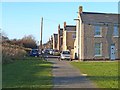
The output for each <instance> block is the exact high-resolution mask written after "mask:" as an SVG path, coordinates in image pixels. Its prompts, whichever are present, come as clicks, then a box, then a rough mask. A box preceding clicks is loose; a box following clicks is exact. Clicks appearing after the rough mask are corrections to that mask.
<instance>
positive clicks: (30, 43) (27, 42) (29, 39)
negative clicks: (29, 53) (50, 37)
mask: <svg viewBox="0 0 120 90" xmlns="http://www.w3.org/2000/svg"><path fill="white" fill-rule="evenodd" d="M21 43H22V45H23V47H25V48H32V49H34V48H37V43H36V40H35V38H34V37H33V36H32V35H28V36H24V37H23V38H22V39H21Z"/></svg>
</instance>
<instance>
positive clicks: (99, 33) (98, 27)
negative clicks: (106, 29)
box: [94, 26, 101, 36]
mask: <svg viewBox="0 0 120 90" xmlns="http://www.w3.org/2000/svg"><path fill="white" fill-rule="evenodd" d="M94 34H95V36H101V28H100V26H95V32H94Z"/></svg>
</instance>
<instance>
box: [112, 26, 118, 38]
mask: <svg viewBox="0 0 120 90" xmlns="http://www.w3.org/2000/svg"><path fill="white" fill-rule="evenodd" d="M115 30H117V31H116V32H118V34H117V35H115V34H116V33H115ZM113 37H119V28H118V26H117V25H114V27H113Z"/></svg>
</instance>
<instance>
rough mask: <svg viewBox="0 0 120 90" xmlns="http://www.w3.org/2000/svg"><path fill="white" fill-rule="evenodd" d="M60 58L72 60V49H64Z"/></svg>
mask: <svg viewBox="0 0 120 90" xmlns="http://www.w3.org/2000/svg"><path fill="white" fill-rule="evenodd" d="M60 59H61V60H63V59H68V60H71V55H70V51H62V52H61V54H60Z"/></svg>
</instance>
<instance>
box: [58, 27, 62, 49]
mask: <svg viewBox="0 0 120 90" xmlns="http://www.w3.org/2000/svg"><path fill="white" fill-rule="evenodd" d="M62 45H63V29H62V28H60V25H58V43H57V49H58V50H59V51H62Z"/></svg>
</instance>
